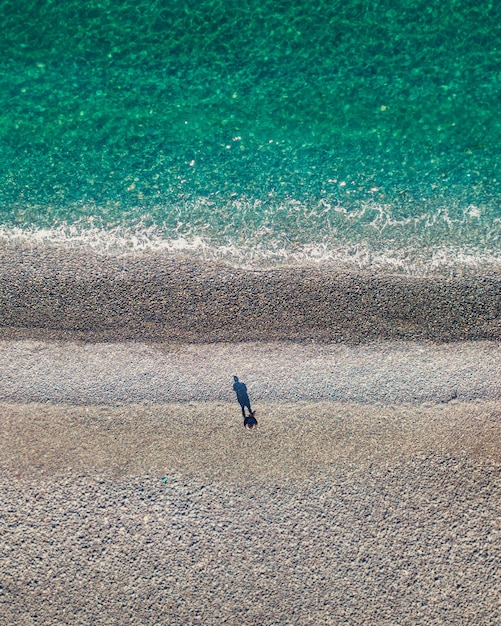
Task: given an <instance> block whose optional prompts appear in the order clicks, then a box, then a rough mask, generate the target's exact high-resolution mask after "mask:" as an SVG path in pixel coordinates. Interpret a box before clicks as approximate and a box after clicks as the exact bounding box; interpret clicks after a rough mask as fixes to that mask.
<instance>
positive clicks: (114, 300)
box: [0, 246, 501, 344]
mask: <svg viewBox="0 0 501 626" xmlns="http://www.w3.org/2000/svg"><path fill="white" fill-rule="evenodd" d="M0 262H1V265H0V267H1V271H0V338H3V339H15V338H37V337H38V338H43V337H44V336H45V337H48V338H53V339H61V340H64V339H66V340H68V339H72V340H80V341H87V342H100V341H124V340H138V341H148V342H162V341H177V342H185V343H208V342H221V341H229V342H245V341H277V340H278V341H280V340H285V341H297V342H301V341H312V340H313V341H318V342H326V343H331V342H336V343H352V344H358V343H367V342H371V341H375V340H416V341H434V342H462V341H465V340H466V341H470V340H473V341H478V340H499V339H500V338H501V274H500V273H492V274H485V275H479V276H457V277H445V276H428V277H421V278H420V277H413V276H405V275H400V274H379V273H369V272H360V273H356V272H341V271H338V270H336V269H334V268H333V267H330V266H314V267H313V266H312V267H295V268H285V267H284V268H276V269H268V270H251V269H236V268H232V267H229V266H228V265H225V264H223V263H215V262H209V261H190V260H188V259H186V258H183V257H179V258H173V257H172V256H165V255H161V254H143V255H139V256H137V257H132V256H127V257H125V256H122V257H120V256H113V255H108V256H105V255H99V254H93V253H90V252H83V251H75V250H68V249H64V248H58V247H50V246H46V247H43V246H40V247H38V248H28V247H15V246H12V247H8V246H3V247H2V248H1V249H0Z"/></svg>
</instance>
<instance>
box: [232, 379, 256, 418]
mask: <svg viewBox="0 0 501 626" xmlns="http://www.w3.org/2000/svg"><path fill="white" fill-rule="evenodd" d="M233 391H234V392H235V393H236V394H237V400H238V403H239V404H240V407H241V409H242V415H243V416H244V418H245V408H246V407H247V408H248V409H249V413H252V409H251V405H250V399H249V394H248V393H247V387H246V386H245V383H241V382H240V381H239V380H238V379H237V380H236V381H235V383H234V384H233Z"/></svg>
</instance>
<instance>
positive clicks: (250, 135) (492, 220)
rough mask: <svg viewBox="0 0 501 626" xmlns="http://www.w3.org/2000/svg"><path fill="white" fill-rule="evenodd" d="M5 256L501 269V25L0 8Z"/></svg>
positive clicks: (60, 3) (82, 2) (442, 13)
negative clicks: (105, 255)
mask: <svg viewBox="0 0 501 626" xmlns="http://www.w3.org/2000/svg"><path fill="white" fill-rule="evenodd" d="M0 18H1V23H2V29H1V33H0V65H1V71H0V103H1V105H0V242H2V241H3V242H4V243H6V242H8V243H11V244H12V243H14V244H17V243H19V244H22V245H30V244H33V245H34V244H37V245H57V246H66V247H67V248H68V249H70V248H78V247H84V248H89V249H91V250H95V251H96V253H97V252H103V251H104V252H109V253H117V254H121V253H123V254H140V253H141V252H143V251H148V250H155V251H162V250H164V251H165V252H166V253H168V254H170V255H174V256H175V255H180V256H183V257H186V255H187V256H189V257H192V258H194V259H200V260H201V262H204V261H206V260H207V259H219V260H222V261H225V262H227V263H230V264H233V265H235V266H263V267H267V266H273V267H275V266H284V265H285V266H289V265H296V264H299V265H301V264H311V263H313V264H316V265H318V264H320V265H322V264H326V265H330V266H334V267H339V268H349V269H355V270H367V269H372V270H377V271H381V272H385V271H390V272H398V273H403V274H415V275H427V274H433V273H444V272H445V273H451V272H452V273H457V272H458V271H472V272H484V271H490V270H493V269H495V270H498V269H499V268H500V267H501V203H500V195H501V169H500V167H501V115H500V113H501V3H500V2H496V1H494V0H478V1H477V2H471V0H426V1H424V0H344V1H342V2H341V1H339V0H296V1H295V2H290V1H289V0H190V1H188V0H170V1H167V0H165V1H163V0H134V2H132V1H131V0H121V1H118V0H24V1H23V2H21V1H20V0H0Z"/></svg>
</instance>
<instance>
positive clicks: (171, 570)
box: [0, 400, 501, 626]
mask: <svg viewBox="0 0 501 626" xmlns="http://www.w3.org/2000/svg"><path fill="white" fill-rule="evenodd" d="M257 408H258V416H259V427H258V430H257V431H253V432H251V433H250V432H247V431H246V430H245V429H243V427H242V424H241V418H240V417H239V414H238V413H239V410H238V405H237V406H236V407H235V405H234V404H228V403H222V402H213V403H206V402H203V403H200V402H192V403H184V404H166V405H151V406H148V407H145V406H138V405H127V406H118V407H110V406H99V407H96V406H80V407H75V406H70V405H51V404H29V405H23V404H6V403H3V404H2V405H1V406H0V411H1V415H2V420H1V428H2V432H1V440H2V458H1V462H0V463H1V465H0V472H1V476H2V482H1V484H2V488H1V492H2V493H1V501H2V511H1V517H0V524H1V534H2V543H1V548H0V580H1V588H0V614H1V615H2V621H3V623H5V624H16V625H18V624H19V625H24V624H30V625H31V624H44V625H52V624H54V625H56V624H57V625H60V624H89V625H91V624H110V625H112V624H113V625H115V624H131V625H133V624H179V625H181V624H199V623H202V624H235V625H237V624H298V625H299V624H301V625H302V624H312V625H316V624H388V625H390V624H392V625H394V624H409V625H411V624H416V623H420V624H471V625H475V626H476V625H479V624H482V625H484V624H497V623H499V618H500V605H499V598H500V592H501V579H500V571H499V559H500V556H501V554H500V541H499V531H500V524H499V510H500V509H499V507H500V503H501V498H500V495H501V494H500V474H499V471H500V465H501V464H500V461H501V459H500V456H499V450H500V446H499V444H500V442H501V437H500V435H501V420H500V416H501V406H500V404H499V402H493V401H476V402H469V403H461V402H458V401H457V400H454V401H453V402H450V403H448V404H441V405H432V404H428V405H417V406H416V405H409V404H400V405H379V406H370V405H360V404H355V403H333V402H317V403H312V402H293V403H290V402H289V403H286V402H278V403H277V402H268V403H260V404H259V405H258V407H257Z"/></svg>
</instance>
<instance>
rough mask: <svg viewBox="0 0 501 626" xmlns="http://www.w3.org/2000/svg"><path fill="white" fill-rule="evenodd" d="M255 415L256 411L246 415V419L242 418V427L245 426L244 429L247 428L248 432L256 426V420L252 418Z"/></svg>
mask: <svg viewBox="0 0 501 626" xmlns="http://www.w3.org/2000/svg"><path fill="white" fill-rule="evenodd" d="M255 413H256V411H252V413H251V414H250V415H247V416H246V417H244V426H245V428H248V429H249V430H252V429H253V428H254V426H257V419H256V418H255V417H254V414H255Z"/></svg>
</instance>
